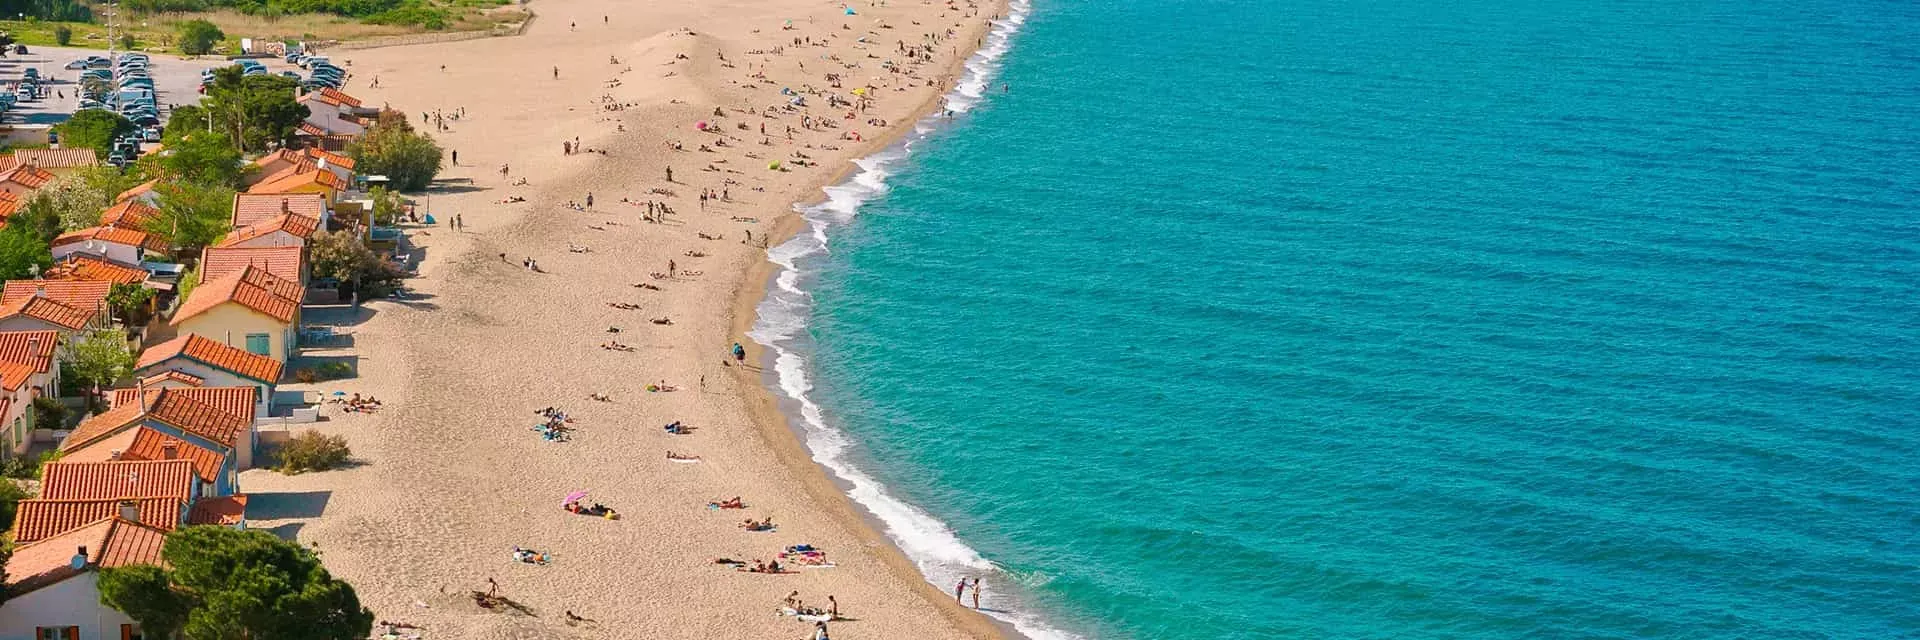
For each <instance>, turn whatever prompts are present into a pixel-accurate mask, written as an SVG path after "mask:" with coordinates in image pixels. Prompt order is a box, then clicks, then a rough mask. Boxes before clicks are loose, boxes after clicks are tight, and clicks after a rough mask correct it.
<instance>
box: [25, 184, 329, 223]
mask: <svg viewBox="0 0 1920 640" xmlns="http://www.w3.org/2000/svg"><path fill="white" fill-rule="evenodd" d="M0 193H5V192H0ZM282 213H293V214H297V215H302V216H306V217H308V218H312V219H314V220H319V219H321V218H322V217H323V216H325V215H326V214H327V197H326V196H323V195H320V194H318V193H288V194H277V193H275V194H258V193H240V194H235V195H234V196H233V220H232V222H233V226H234V228H239V227H245V226H250V225H254V224H257V223H259V222H261V221H264V220H268V219H271V218H273V217H274V216H278V215H280V214H282Z"/></svg>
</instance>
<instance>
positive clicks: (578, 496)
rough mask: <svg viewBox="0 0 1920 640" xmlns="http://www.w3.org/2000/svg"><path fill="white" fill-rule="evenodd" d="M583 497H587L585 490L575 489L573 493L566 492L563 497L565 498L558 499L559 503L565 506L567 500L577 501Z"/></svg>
mask: <svg viewBox="0 0 1920 640" xmlns="http://www.w3.org/2000/svg"><path fill="white" fill-rule="evenodd" d="M585 497H587V492H585V491H575V492H573V493H569V494H567V499H565V500H561V501H560V504H561V505H562V506H565V505H566V504H567V503H569V502H579V501H580V499H581V498H585Z"/></svg>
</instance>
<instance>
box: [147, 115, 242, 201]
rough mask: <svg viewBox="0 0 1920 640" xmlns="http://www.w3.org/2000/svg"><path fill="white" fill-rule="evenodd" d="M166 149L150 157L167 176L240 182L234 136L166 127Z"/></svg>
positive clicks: (221, 183)
mask: <svg viewBox="0 0 1920 640" xmlns="http://www.w3.org/2000/svg"><path fill="white" fill-rule="evenodd" d="M163 146H165V147H166V151H164V152H162V153H160V154H156V155H155V156H149V157H154V158H156V159H155V160H154V165H155V167H154V168H155V169H157V170H158V171H159V172H160V173H162V174H164V175H166V176H167V177H169V178H172V179H175V180H185V181H188V182H195V183H199V184H203V185H212V186H221V187H227V188H233V187H235V186H238V185H239V184H240V169H241V164H240V149H239V147H235V146H233V139H232V138H229V137H227V136H223V135H220V134H218V133H207V132H206V131H205V130H198V131H195V130H185V131H179V130H171V129H170V130H168V131H167V136H166V140H165V143H164V145H163Z"/></svg>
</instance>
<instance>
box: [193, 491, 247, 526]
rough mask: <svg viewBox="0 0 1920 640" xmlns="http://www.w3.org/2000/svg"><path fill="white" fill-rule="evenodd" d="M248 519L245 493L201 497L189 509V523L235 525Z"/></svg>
mask: <svg viewBox="0 0 1920 640" xmlns="http://www.w3.org/2000/svg"><path fill="white" fill-rule="evenodd" d="M246 519H247V497H246V496H243V495H235V496H220V497H217V498H201V499H200V501H199V502H195V503H193V508H192V509H188V510H187V524H216V525H224V526H233V525H236V524H240V523H242V522H245V521H246Z"/></svg>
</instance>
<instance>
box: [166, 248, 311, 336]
mask: <svg viewBox="0 0 1920 640" xmlns="http://www.w3.org/2000/svg"><path fill="white" fill-rule="evenodd" d="M296 248H297V247H296ZM289 285H291V287H296V288H297V287H299V286H300V285H299V283H298V282H295V281H291V280H288V279H286V278H279V277H274V276H271V275H267V274H266V272H265V271H263V270H261V269H259V268H257V267H254V266H252V265H248V266H246V267H244V268H242V269H241V271H239V272H237V273H232V274H228V275H227V276H225V277H222V278H217V279H213V280H205V281H203V282H201V283H200V286H198V287H194V289H193V292H192V293H190V294H188V296H187V300H186V302H183V303H181V304H180V309H179V310H178V311H175V312H174V314H173V321H174V323H175V324H178V323H179V322H181V321H183V320H186V319H189V318H192V317H194V316H197V315H200V314H202V313H205V312H207V311H209V310H212V309H213V308H215V307H218V306H220V305H223V304H226V303H229V302H231V303H234V304H238V305H240V306H242V307H246V308H248V309H251V310H253V311H255V312H257V313H260V314H261V315H265V316H267V317H269V318H273V319H275V320H278V321H280V322H283V323H290V322H293V318H294V315H295V314H297V313H299V311H300V298H299V297H289V295H296V296H297V295H302V294H290V293H289V292H288V288H289Z"/></svg>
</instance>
